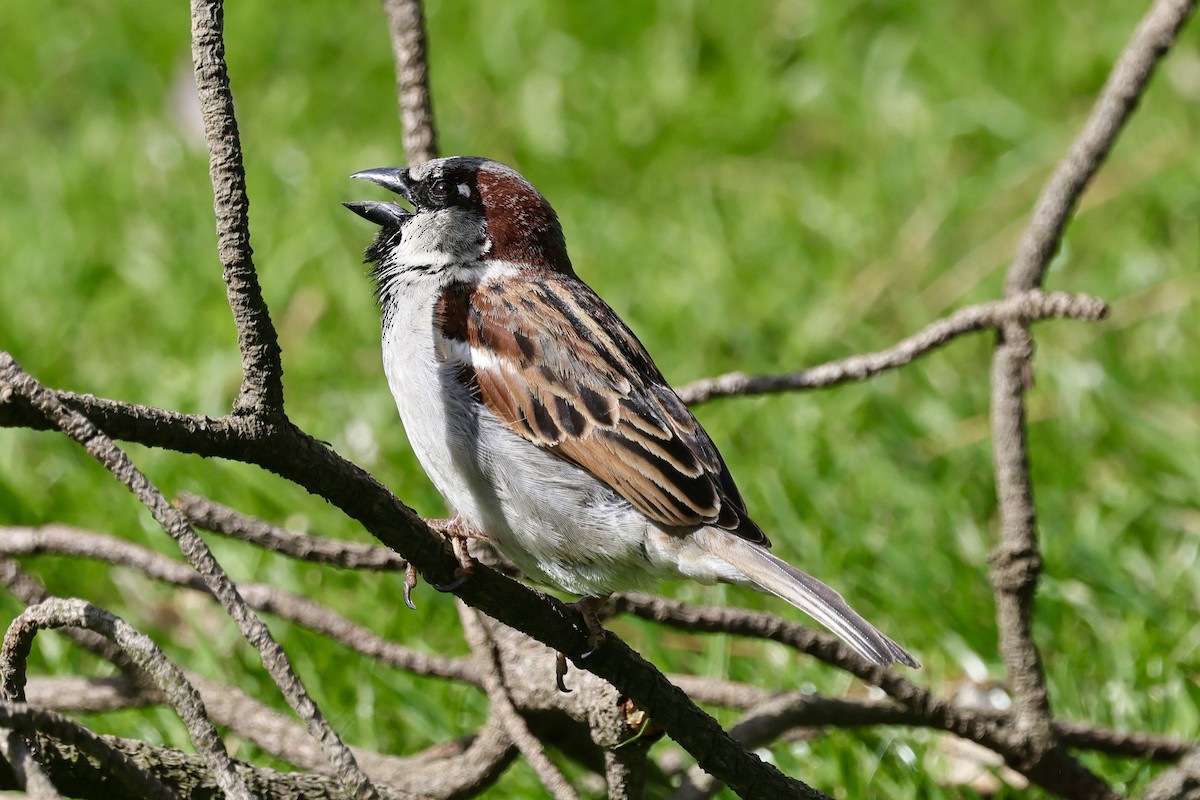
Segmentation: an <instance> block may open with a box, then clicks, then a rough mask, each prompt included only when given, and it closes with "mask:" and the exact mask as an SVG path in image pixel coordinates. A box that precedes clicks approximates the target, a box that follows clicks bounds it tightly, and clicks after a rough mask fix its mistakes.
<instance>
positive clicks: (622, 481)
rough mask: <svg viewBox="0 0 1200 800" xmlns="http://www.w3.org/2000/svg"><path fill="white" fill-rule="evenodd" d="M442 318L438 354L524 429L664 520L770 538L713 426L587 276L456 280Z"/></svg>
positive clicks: (444, 299) (439, 311)
mask: <svg viewBox="0 0 1200 800" xmlns="http://www.w3.org/2000/svg"><path fill="white" fill-rule="evenodd" d="M434 325H435V329H436V331H437V332H438V334H439V337H438V346H439V355H440V357H441V358H443V359H445V360H447V361H453V362H455V363H457V364H458V365H459V369H458V371H457V377H458V379H459V380H461V381H463V383H464V384H465V385H466V386H467V387H468V388H469V389H470V390H471V391H472V392H473V393H474V394H475V396H476V397H477V398H478V399H479V400H480V401H481V402H482V403H483V404H484V405H486V406H487V408H489V409H490V410H491V411H492V413H494V414H495V415H496V416H497V417H499V418H500V419H501V420H502V421H504V422H505V423H506V424H508V426H509V427H510V428H511V429H512V430H513V431H514V432H515V433H516V434H518V435H520V436H522V437H523V438H525V439H526V440H528V441H530V442H532V443H533V444H535V445H537V446H538V447H541V448H544V449H546V450H549V451H550V452H552V453H554V454H556V455H558V456H559V457H561V458H563V459H566V460H568V461H570V462H572V463H574V464H576V465H578V466H579V467H580V468H582V469H584V470H586V471H587V472H588V473H589V474H591V475H592V476H593V477H595V478H597V479H598V480H600V481H603V482H604V483H605V484H607V485H608V486H610V487H611V488H612V489H613V491H615V492H616V493H617V494H619V495H620V496H621V497H623V498H625V500H627V501H628V502H629V503H630V504H631V505H633V507H634V508H636V509H637V510H638V511H640V512H641V513H643V514H645V515H646V516H647V517H649V518H650V519H652V520H654V521H656V522H658V523H661V524H662V525H664V526H669V527H678V528H686V529H691V528H696V527H698V526H701V525H712V526H715V527H719V528H723V529H725V530H728V531H730V532H732V533H735V534H737V535H738V536H739V537H742V538H744V539H746V540H748V541H751V542H754V543H756V544H762V545H765V546H770V542H769V541H767V537H766V536H765V535H764V534H763V533H762V531H761V530H760V529H759V528H758V526H757V525H755V524H754V522H753V521H751V520H750V519H749V517H748V515H747V514H746V509H745V504H744V503H743V501H742V498H741V495H740V493H739V492H738V490H737V486H736V485H734V482H733V477H732V476H731V475H730V474H729V469H728V468H727V467H726V466H725V462H724V461H723V460H722V459H721V455H720V453H718V452H717V448H716V447H715V446H714V445H713V443H712V440H711V439H709V438H708V434H707V433H705V431H704V429H703V428H702V427H701V426H700V423H699V422H698V421H697V420H696V418H695V417H694V416H693V415H692V412H691V411H689V410H688V408H687V406H686V405H684V403H683V401H682V400H680V399H679V397H678V395H676V394H675V392H674V391H673V390H672V389H671V387H670V386H668V385H667V382H666V380H665V379H664V378H663V376H662V373H660V372H659V371H658V368H657V367H656V366H655V365H654V362H653V361H652V360H651V358H650V355H649V354H648V353H647V352H646V349H645V348H644V347H643V346H642V343H641V342H639V341H638V340H637V337H635V336H634V335H633V333H632V332H631V331H630V330H629V328H628V327H626V326H625V324H624V323H623V322H621V320H620V318H619V317H617V315H616V314H615V313H614V312H613V310H612V309H611V308H609V307H608V305H607V304H606V303H605V302H604V301H603V300H601V299H600V298H599V297H598V296H597V295H596V293H595V292H593V291H592V290H591V289H590V288H588V286H587V285H586V284H584V283H583V282H581V281H579V280H578V279H577V278H574V277H572V276H566V275H560V274H556V273H547V274H545V275H543V276H540V277H536V278H531V277H529V276H522V277H513V276H508V277H502V278H497V279H491V280H487V281H486V282H485V283H483V284H477V283H467V282H457V283H452V284H450V285H449V286H447V288H446V289H445V290H444V291H443V293H442V295H441V297H440V298H439V300H438V303H437V306H436V309H435V314H434Z"/></svg>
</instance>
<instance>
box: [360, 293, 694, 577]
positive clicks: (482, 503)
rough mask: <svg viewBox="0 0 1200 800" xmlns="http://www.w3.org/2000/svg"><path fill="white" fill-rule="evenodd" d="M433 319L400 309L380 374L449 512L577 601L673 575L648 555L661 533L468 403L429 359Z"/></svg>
mask: <svg viewBox="0 0 1200 800" xmlns="http://www.w3.org/2000/svg"><path fill="white" fill-rule="evenodd" d="M430 319H431V316H430V315H429V305H426V306H425V307H424V308H422V307H416V308H412V309H399V310H398V311H397V314H396V316H394V317H393V318H392V320H391V323H392V324H391V326H390V328H389V331H388V333H387V334H386V335H385V337H384V343H383V344H384V368H385V371H386V373H387V378H388V384H389V386H390V387H391V389H392V394H393V396H394V397H395V399H396V407H397V409H398V410H399V412H400V418H401V421H402V422H403V423H404V428H405V431H406V432H407V434H408V438H409V442H410V443H411V445H412V448H413V451H414V453H415V454H416V456H417V458H418V460H420V462H421V465H422V467H424V469H425V471H426V473H427V474H428V475H429V478H430V480H432V481H433V483H434V485H435V486H436V487H437V489H438V491H439V492H440V493H441V494H442V496H443V497H444V498H445V500H446V502H447V504H448V505H449V506H450V507H451V509H452V510H453V512H454V513H456V514H457V515H458V516H459V517H461V518H462V519H463V521H464V522H466V523H467V524H468V525H470V526H471V527H472V528H474V529H476V530H479V531H483V532H484V533H485V534H486V535H487V536H488V538H490V539H491V540H492V541H493V543H494V544H495V545H496V546H497V548H499V549H500V551H501V552H502V553H504V554H505V555H506V556H507V557H508V558H510V559H512V561H513V562H514V563H516V565H517V566H518V567H520V568H521V570H522V571H523V572H524V573H526V574H527V575H528V576H529V577H531V578H533V579H535V580H538V581H541V582H544V583H546V584H549V585H551V586H555V587H558V588H560V589H563V590H565V591H568V592H572V593H574V594H578V595H588V594H593V595H602V594H607V593H610V592H614V591H622V590H630V589H649V588H652V587H653V585H654V584H655V583H656V582H657V580H658V579H659V578H660V577H662V576H663V575H664V573H669V572H674V571H675V570H673V569H670V568H669V565H667V564H664V563H663V562H662V560H661V559H659V558H654V557H653V556H652V555H651V554H648V549H649V550H650V551H651V552H655V551H657V550H658V549H659V548H657V547H655V546H654V541H655V540H661V539H662V537H663V536H664V534H663V533H662V532H661V531H658V530H656V529H655V528H654V527H653V526H652V525H651V524H650V523H648V522H647V520H646V519H645V518H644V517H643V516H642V515H640V514H638V513H637V512H636V511H635V510H634V509H633V508H632V507H631V506H630V505H629V504H628V503H627V502H626V501H624V500H623V499H622V498H620V497H619V496H618V495H617V494H616V493H615V492H613V491H612V490H611V489H610V488H609V487H608V486H606V485H605V484H603V483H601V482H600V481H597V480H596V479H595V478H593V477H592V476H591V475H589V474H588V473H586V472H584V471H583V470H581V469H579V468H578V467H576V466H574V465H572V464H569V463H568V462H565V461H563V460H561V459H559V458H558V457H557V456H554V455H553V454H551V453H548V452H546V451H544V450H541V449H540V448H538V447H536V446H535V445H533V444H531V443H529V442H527V441H526V440H524V439H522V438H520V437H519V436H517V435H516V434H513V433H512V432H510V431H509V430H507V429H506V428H505V427H504V425H503V423H502V422H500V421H499V420H498V419H497V418H496V417H495V416H493V415H492V414H491V412H489V411H487V409H486V408H482V407H480V406H479V405H478V404H476V403H475V402H474V401H473V400H472V399H471V398H470V397H469V396H468V394H467V393H466V391H465V389H463V388H461V387H460V386H459V384H458V383H457V381H456V379H455V377H454V376H453V375H452V374H451V373H450V369H451V368H450V367H447V366H445V365H443V364H441V363H439V362H438V361H437V359H436V357H435V353H434V345H433V341H432V335H431V333H430V331H429V324H430V323H429V320H430ZM664 567H668V568H666V569H664Z"/></svg>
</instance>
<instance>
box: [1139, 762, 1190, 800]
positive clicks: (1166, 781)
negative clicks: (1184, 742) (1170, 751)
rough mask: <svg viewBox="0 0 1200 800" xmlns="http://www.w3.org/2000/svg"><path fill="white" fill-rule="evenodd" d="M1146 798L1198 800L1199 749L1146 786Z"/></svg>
mask: <svg viewBox="0 0 1200 800" xmlns="http://www.w3.org/2000/svg"><path fill="white" fill-rule="evenodd" d="M1144 797H1145V799H1146V800H1200V750H1194V751H1192V752H1191V753H1189V754H1188V756H1187V758H1185V759H1183V761H1181V762H1180V763H1179V766H1177V767H1175V768H1174V769H1169V770H1167V771H1166V772H1164V773H1163V774H1161V775H1159V776H1158V777H1157V778H1155V779H1154V781H1153V782H1151V784H1150V785H1149V786H1148V787H1146V794H1145V795H1144Z"/></svg>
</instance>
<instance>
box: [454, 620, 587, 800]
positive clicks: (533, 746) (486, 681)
mask: <svg viewBox="0 0 1200 800" xmlns="http://www.w3.org/2000/svg"><path fill="white" fill-rule="evenodd" d="M455 605H456V606H457V608H458V616H459V619H461V620H462V625H463V632H464V633H465V634H466V637H467V642H468V643H470V645H471V650H472V651H474V653H475V658H476V660H477V661H478V664H479V666H478V671H479V673H480V675H481V676H482V678H483V685H484V688H486V689H487V693H488V702H489V703H490V704H491V707H492V713H494V714H495V715H496V717H497V719H499V720H500V724H501V725H503V726H504V730H505V732H507V733H508V736H509V738H510V739H512V740H513V743H514V744H516V746H517V749H518V750H520V751H521V755H523V756H525V760H526V761H528V762H529V766H530V767H532V768H533V771H534V772H535V773H536V774H537V776H538V780H540V781H541V782H542V785H543V786H545V787H546V791H548V792H550V794H551V796H553V797H554V798H555V800H579V795H578V794H577V793H576V792H575V789H574V788H573V787H572V786H571V784H570V783H569V782H568V781H567V779H566V778H565V777H564V776H563V774H562V772H561V771H560V770H559V769H558V767H556V766H554V762H552V761H551V760H550V759H549V758H548V757H547V756H546V750H545V748H543V747H542V743H541V742H539V741H538V740H537V739H536V738H535V737H534V736H533V735H532V734H530V732H529V727H528V726H527V725H526V724H525V720H523V719H522V718H521V715H520V714H519V713H518V712H517V709H516V706H514V705H513V701H512V698H511V697H510V696H509V693H508V687H507V686H506V685H505V681H506V675H505V665H504V662H503V661H502V660H501V658H500V655H499V652H498V651H497V648H496V645H495V644H494V643H493V642H492V640H491V638H490V637H489V636H488V632H487V630H486V629H485V628H484V626H483V623H482V621H480V619H479V617H478V614H479V612H478V611H476V610H475V609H473V608H469V607H468V606H467V605H466V604H465V603H463V602H461V601H460V602H458V603H456V604H455Z"/></svg>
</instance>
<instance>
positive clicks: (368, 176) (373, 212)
mask: <svg viewBox="0 0 1200 800" xmlns="http://www.w3.org/2000/svg"><path fill="white" fill-rule="evenodd" d="M350 177H351V178H358V179H359V180H364V181H370V182H371V183H374V184H378V185H379V186H382V187H383V188H385V189H387V190H388V191H392V192H395V193H396V194H398V195H400V196H401V197H403V198H404V199H405V200H407V201H408V202H410V203H411V202H412V193H411V190H410V188H409V184H408V170H407V169H406V168H404V167H378V168H376V169H364V170H363V171H362V172H356V173H354V174H353V175H351V176H350ZM342 205H344V206H345V207H346V208H348V209H350V210H351V211H353V212H354V213H355V214H358V215H359V216H360V217H362V218H363V219H366V220H370V221H371V222H374V223H375V224H376V225H382V226H383V227H385V228H387V227H398V226H400V224H401V223H403V222H404V220H406V219H407V218H409V217H411V216H412V213H411V212H409V211H408V210H407V209H405V208H404V207H403V206H400V205H398V204H396V203H380V202H377V201H375V200H356V201H353V202H349V203H342Z"/></svg>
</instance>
